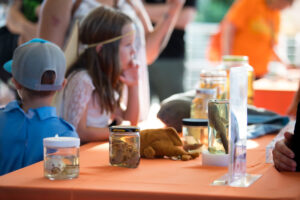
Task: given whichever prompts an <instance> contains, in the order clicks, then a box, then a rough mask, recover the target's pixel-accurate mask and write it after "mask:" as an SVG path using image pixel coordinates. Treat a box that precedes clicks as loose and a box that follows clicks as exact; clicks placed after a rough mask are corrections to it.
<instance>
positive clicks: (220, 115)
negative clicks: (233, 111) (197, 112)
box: [208, 99, 230, 154]
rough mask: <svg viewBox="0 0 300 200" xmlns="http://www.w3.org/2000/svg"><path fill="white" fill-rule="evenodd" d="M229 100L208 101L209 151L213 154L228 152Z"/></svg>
mask: <svg viewBox="0 0 300 200" xmlns="http://www.w3.org/2000/svg"><path fill="white" fill-rule="evenodd" d="M229 112H230V111H229V102H228V100H218V99H213V100H209V101H208V151H209V153H211V154H228V149H229V142H228V141H229V132H228V130H229Z"/></svg>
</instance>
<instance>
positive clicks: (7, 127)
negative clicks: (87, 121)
mask: <svg viewBox="0 0 300 200" xmlns="http://www.w3.org/2000/svg"><path fill="white" fill-rule="evenodd" d="M56 134H58V136H65V137H68V136H70V137H78V135H77V133H76V132H75V129H74V127H73V126H72V125H70V124H69V123H68V122H66V121H64V120H63V119H61V118H59V117H57V115H56V109H55V108H54V107H40V108H37V109H29V110H28V112H27V113H25V112H24V111H23V110H22V108H21V107H20V106H19V104H18V102H17V101H12V102H10V103H9V104H7V106H6V107H5V108H2V109H0V175H3V174H5V173H8V172H11V171H14V170H17V169H20V168H22V167H25V166H27V165H31V164H33V163H35V162H38V161H41V160H43V139H44V138H46V137H54V136H55V135H56Z"/></svg>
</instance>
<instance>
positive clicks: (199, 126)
mask: <svg viewBox="0 0 300 200" xmlns="http://www.w3.org/2000/svg"><path fill="white" fill-rule="evenodd" d="M207 124H208V122H207V119H191V118H184V119H182V136H183V148H184V150H185V151H187V152H202V149H203V148H206V149H207V145H208V131H207Z"/></svg>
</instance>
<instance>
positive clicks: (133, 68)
mask: <svg viewBox="0 0 300 200" xmlns="http://www.w3.org/2000/svg"><path fill="white" fill-rule="evenodd" d="M138 68H139V65H138V64H137V63H136V62H135V61H131V62H130V64H129V65H128V67H127V68H126V69H124V70H123V72H122V74H121V76H120V80H121V81H122V82H123V83H125V84H126V85H128V86H135V85H137V84H138Z"/></svg>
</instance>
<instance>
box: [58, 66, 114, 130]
mask: <svg viewBox="0 0 300 200" xmlns="http://www.w3.org/2000/svg"><path fill="white" fill-rule="evenodd" d="M98 102H99V96H98V95H97V94H96V93H95V86H94V84H93V82H92V79H91V77H90V76H89V74H88V73H87V71H86V70H81V71H78V72H73V73H72V74H71V75H70V76H69V77H68V84H67V86H66V88H65V89H64V90H63V91H62V93H61V97H60V100H59V104H60V112H61V113H60V116H61V117H63V118H64V119H65V120H66V121H68V122H70V123H71V124H73V125H74V126H75V128H77V126H78V123H79V121H80V119H81V117H82V114H83V111H84V109H85V108H86V106H87V119H86V125H87V126H90V127H99V128H103V127H107V126H108V125H109V123H110V113H107V112H103V113H101V108H100V106H99V103H98Z"/></svg>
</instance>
